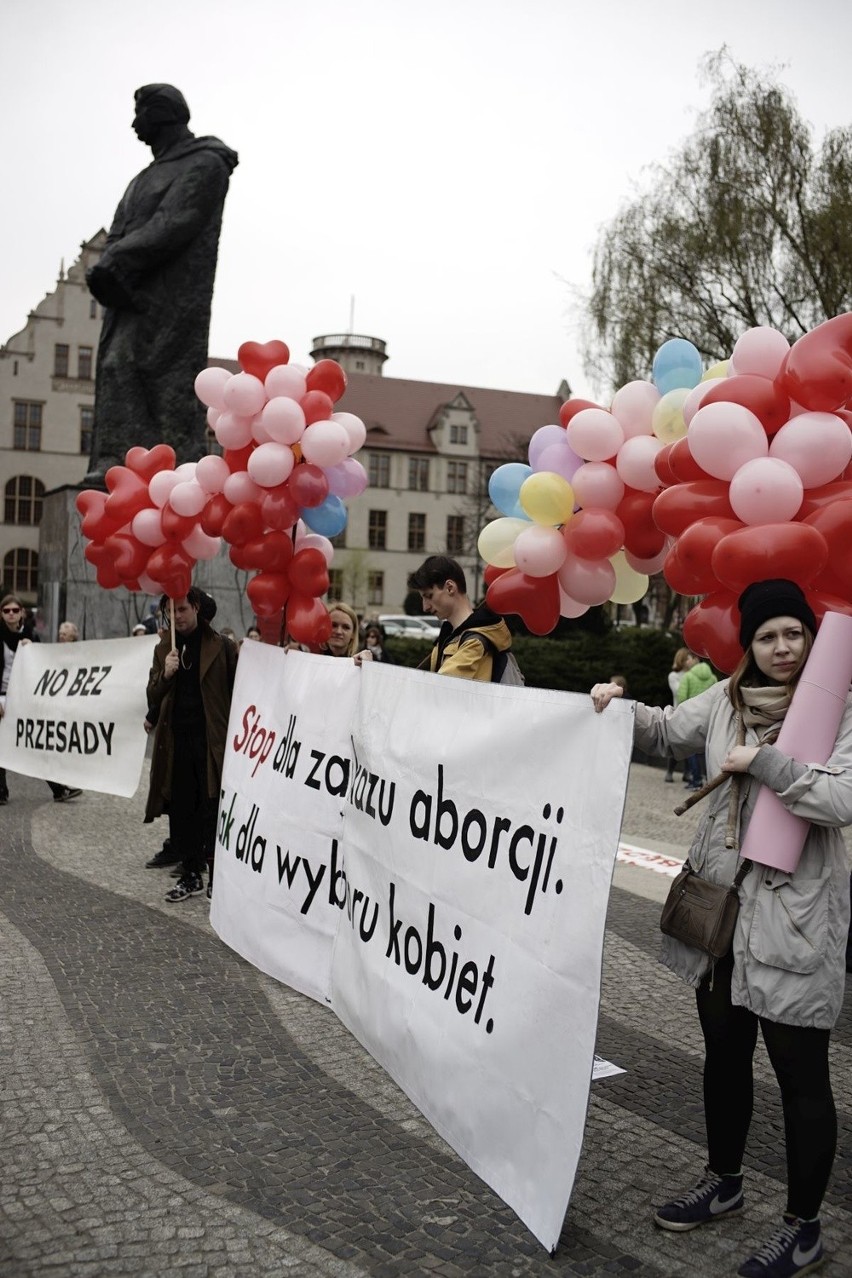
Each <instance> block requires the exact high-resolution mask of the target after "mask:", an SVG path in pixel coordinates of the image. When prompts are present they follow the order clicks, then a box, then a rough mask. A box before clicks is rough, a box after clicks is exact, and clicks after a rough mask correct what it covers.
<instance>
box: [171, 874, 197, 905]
mask: <svg viewBox="0 0 852 1278" xmlns="http://www.w3.org/2000/svg"><path fill="white" fill-rule="evenodd" d="M203 891H204V880H203V879H202V877H201V875H200V874H195V873H191V874H184V875H183V877H182V878H180V879H178V881H177V883H176V884H175V886H174V887H173V888H172V890H171V891H170V892H167V893H166V900H167V901H171V902H173V903H174V902H176V901H185V900H186V898H187V897H188V896H200V895H201V893H202V892H203Z"/></svg>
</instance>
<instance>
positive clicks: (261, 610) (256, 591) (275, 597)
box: [246, 572, 290, 617]
mask: <svg viewBox="0 0 852 1278" xmlns="http://www.w3.org/2000/svg"><path fill="white" fill-rule="evenodd" d="M246 594H247V595H248V599H249V603H250V604H251V606H252V608H253V609H254V615H255V616H256V617H273V616H275V615H276V614H280V612H281V609H282V608H283V607H284V604H285V603H286V602H287V597H288V595H289V594H290V583H289V581H288V580H287V578H286V576H285V575H284V573H281V572H259V573H258V574H257V576H256V577H252V579H251V581H250V582H249V584H248V585H247V586H246Z"/></svg>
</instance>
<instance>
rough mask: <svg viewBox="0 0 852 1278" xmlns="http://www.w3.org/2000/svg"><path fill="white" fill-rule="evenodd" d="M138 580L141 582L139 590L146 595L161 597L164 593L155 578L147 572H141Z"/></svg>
mask: <svg viewBox="0 0 852 1278" xmlns="http://www.w3.org/2000/svg"><path fill="white" fill-rule="evenodd" d="M136 580H137V581H138V582H139V589H140V590H143V591H144V592H145V594H146V595H161V594H162V593H163V591H162V587H161V586H160V585H159V583H158V582H156V581H155V580H154V578H153V577H149V576H148V574H147V573H146V572H140V574H139V576H138V577H137V578H136Z"/></svg>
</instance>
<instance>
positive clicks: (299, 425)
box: [260, 368, 305, 444]
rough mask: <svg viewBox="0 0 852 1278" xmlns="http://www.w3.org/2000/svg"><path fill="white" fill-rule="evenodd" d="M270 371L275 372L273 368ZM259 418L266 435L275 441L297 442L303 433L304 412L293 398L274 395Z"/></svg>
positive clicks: (284, 442)
mask: <svg viewBox="0 0 852 1278" xmlns="http://www.w3.org/2000/svg"><path fill="white" fill-rule="evenodd" d="M272 372H273V373H274V372H275V369H274V368H273V370H272ZM269 376H270V377H271V376H272V373H270V375H269ZM268 380H269V378H267V381H268ZM260 418H261V421H262V422H263V426H264V430H265V431H266V433H267V435H268V436H269V438H270V439H272V440H275V442H276V443H279V444H298V442H299V440H300V439H301V438H302V436H303V435H304V433H305V414H304V412H303V411H302V409H301V407H300V406H299V405H298V404H297V403H296V401H295V400H294V399H287V398H285V397H284V396H280V395H278V396H276V397H275V399H271V400H270V401H269V403H268V404H267V405H266V407H265V408H264V410H263V412H262V413H261V415H260Z"/></svg>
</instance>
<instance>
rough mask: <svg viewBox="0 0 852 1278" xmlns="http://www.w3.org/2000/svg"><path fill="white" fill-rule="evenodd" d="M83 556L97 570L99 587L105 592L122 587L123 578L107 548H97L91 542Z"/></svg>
mask: <svg viewBox="0 0 852 1278" xmlns="http://www.w3.org/2000/svg"><path fill="white" fill-rule="evenodd" d="M83 555H84V557H85V559H86V561H87V562H88V563H90V564H91V565H92V566H93V568H94V569H95V575H96V577H97V582H98V585H99V586H100V587H101V588H102V589H103V590H115V588H116V586H120V585H121V578H120V577H119V575H118V573H117V571H116V568H115V564H114V563H113V561H112V555H111V554H110V552H109V550H108V549H107V548H106V546H96V545H94V544H93V543H91V542H90V543H89V545H88V546H87V547H86V549H85V550H84V551H83Z"/></svg>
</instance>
